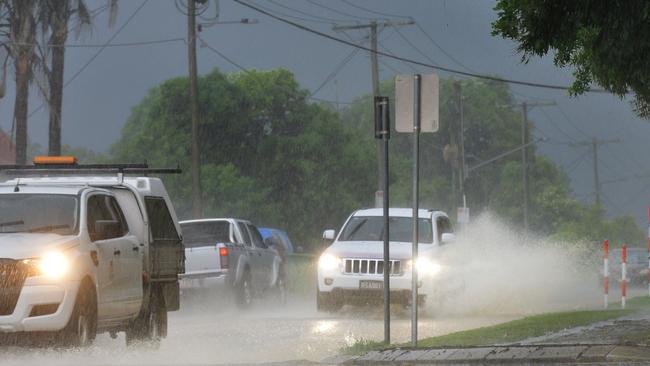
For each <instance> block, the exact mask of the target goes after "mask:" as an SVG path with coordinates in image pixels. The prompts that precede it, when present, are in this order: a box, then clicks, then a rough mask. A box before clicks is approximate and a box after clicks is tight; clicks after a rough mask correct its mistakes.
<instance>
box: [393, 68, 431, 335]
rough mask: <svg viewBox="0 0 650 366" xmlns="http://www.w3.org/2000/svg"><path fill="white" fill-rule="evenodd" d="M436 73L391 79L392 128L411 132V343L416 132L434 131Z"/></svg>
mask: <svg viewBox="0 0 650 366" xmlns="http://www.w3.org/2000/svg"><path fill="white" fill-rule="evenodd" d="M438 90H439V88H438V75H435V74H429V75H420V74H416V75H398V76H397V77H396V78H395V98H396V107H395V109H396V111H395V116H396V117H395V129H396V130H397V132H405V133H413V243H412V255H411V263H412V265H411V268H412V274H411V344H412V346H413V347H417V344H418V271H417V265H416V263H417V262H418V261H417V260H418V243H419V238H418V233H419V228H418V219H419V214H418V212H419V207H418V206H419V180H420V131H422V132H436V131H438V127H439V123H438V121H439V117H438V104H439V103H438V99H439V98H438Z"/></svg>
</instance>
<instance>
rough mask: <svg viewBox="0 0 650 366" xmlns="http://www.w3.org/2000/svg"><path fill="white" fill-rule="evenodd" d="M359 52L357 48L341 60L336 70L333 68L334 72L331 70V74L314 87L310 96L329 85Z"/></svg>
mask: <svg viewBox="0 0 650 366" xmlns="http://www.w3.org/2000/svg"><path fill="white" fill-rule="evenodd" d="M358 52H359V49H358V48H355V49H353V50H352V52H350V53H349V54H348V55H347V56H346V57H345V58H344V59H343V60H341V62H339V64H338V65H337V66H336V67H335V68H334V70H332V72H330V73H329V75H327V77H326V78H325V80H323V82H322V83H321V84H320V85H319V86H318V87H317V88H316V89H314V91H312V92H311V94H310V96H314V95H316V94H317V93H318V92H319V91H320V90H321V89H323V87H324V86H325V85H327V83H329V82H330V81H332V79H334V78H335V77H336V75H338V73H339V72H341V70H343V68H344V67H345V65H347V64H348V62H350V60H352V59H353V58H354V56H355V55H356V54H357V53H358Z"/></svg>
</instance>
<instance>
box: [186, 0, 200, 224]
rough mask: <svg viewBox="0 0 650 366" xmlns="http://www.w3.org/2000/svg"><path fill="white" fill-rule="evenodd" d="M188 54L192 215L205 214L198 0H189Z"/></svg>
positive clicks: (198, 216)
mask: <svg viewBox="0 0 650 366" xmlns="http://www.w3.org/2000/svg"><path fill="white" fill-rule="evenodd" d="M187 40H188V43H187V45H188V47H187V54H188V61H189V72H190V112H191V114H192V168H191V172H192V216H193V217H194V218H196V219H198V218H201V217H202V216H203V208H202V206H201V156H200V150H199V95H198V94H199V92H198V86H197V84H198V83H197V71H196V0H187Z"/></svg>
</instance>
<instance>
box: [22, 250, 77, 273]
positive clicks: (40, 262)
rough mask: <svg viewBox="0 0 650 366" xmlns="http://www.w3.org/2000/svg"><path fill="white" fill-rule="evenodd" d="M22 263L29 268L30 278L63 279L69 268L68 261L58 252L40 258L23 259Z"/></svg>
mask: <svg viewBox="0 0 650 366" xmlns="http://www.w3.org/2000/svg"><path fill="white" fill-rule="evenodd" d="M23 263H24V264H26V265H28V266H30V271H29V274H30V276H46V277H49V278H53V279H58V278H61V277H63V276H64V275H65V274H66V273H67V272H68V269H69V267H70V263H69V262H68V259H67V258H66V257H65V255H63V254H62V253H59V252H52V253H48V254H46V255H44V256H43V257H41V258H35V259H25V260H23Z"/></svg>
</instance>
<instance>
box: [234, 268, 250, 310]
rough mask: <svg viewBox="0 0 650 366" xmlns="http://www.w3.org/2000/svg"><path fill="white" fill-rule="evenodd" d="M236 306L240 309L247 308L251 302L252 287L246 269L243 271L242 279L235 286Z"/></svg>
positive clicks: (248, 272)
mask: <svg viewBox="0 0 650 366" xmlns="http://www.w3.org/2000/svg"><path fill="white" fill-rule="evenodd" d="M236 300H237V306H238V307H239V308H240V309H248V308H250V306H251V304H252V303H253V287H252V285H251V273H250V271H249V270H248V269H246V271H245V272H244V275H243V276H242V279H241V281H240V283H239V285H238V286H237V296H236Z"/></svg>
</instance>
